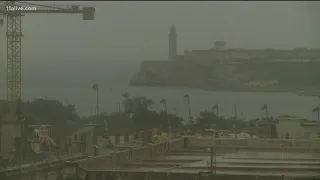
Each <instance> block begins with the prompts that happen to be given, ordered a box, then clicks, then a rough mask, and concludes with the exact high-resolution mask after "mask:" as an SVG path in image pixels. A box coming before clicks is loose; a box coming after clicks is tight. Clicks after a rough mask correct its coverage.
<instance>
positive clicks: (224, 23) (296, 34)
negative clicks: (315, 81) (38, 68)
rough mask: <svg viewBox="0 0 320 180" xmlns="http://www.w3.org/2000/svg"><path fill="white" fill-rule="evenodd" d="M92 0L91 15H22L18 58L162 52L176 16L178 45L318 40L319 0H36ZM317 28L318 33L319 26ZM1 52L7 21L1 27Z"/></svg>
mask: <svg viewBox="0 0 320 180" xmlns="http://www.w3.org/2000/svg"><path fill="white" fill-rule="evenodd" d="M38 3H39V4H40V3H42V4H43V3H47V4H49V3H50V4H62V3H63V4H76V3H78V4H87V5H91V4H93V5H95V7H96V19H95V21H82V17H81V15H68V14H67V15H66V14H41V15H39V14H38V15H31V14H28V15H26V16H25V17H23V33H24V36H25V37H24V38H23V61H27V62H24V63H25V64H28V66H29V65H30V66H33V65H34V64H33V63H35V62H42V63H49V62H50V63H51V62H52V63H54V62H57V61H59V62H60V61H63V62H65V63H69V61H70V63H74V61H76V62H77V63H90V62H93V61H100V60H101V61H102V60H103V61H107V60H131V59H132V60H161V59H167V54H168V30H169V25H170V24H175V25H176V27H177V32H178V52H179V53H183V51H184V50H191V49H208V48H210V47H212V44H213V41H214V40H224V41H226V42H227V46H228V47H241V48H293V47H297V46H299V47H300V46H304V47H311V48H313V47H320V36H319V32H320V21H319V20H318V17H319V16H320V13H319V11H318V10H319V9H320V6H319V5H320V3H319V2H249V1H248V2H196V1H194V2H38ZM317 32H318V33H317ZM0 39H1V44H0V45H1V46H0V54H1V58H2V57H3V58H5V44H6V43H5V41H2V40H5V28H0ZM3 63H4V61H3V60H2V61H1V64H0V65H4V64H3Z"/></svg>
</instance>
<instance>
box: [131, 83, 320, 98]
mask: <svg viewBox="0 0 320 180" xmlns="http://www.w3.org/2000/svg"><path fill="white" fill-rule="evenodd" d="M129 85H130V86H133V87H134V86H137V87H164V88H192V89H201V90H206V91H224V92H248V93H250V92H251V93H252V92H255V93H292V94H295V95H298V96H310V97H317V98H320V92H305V91H289V90H285V89H282V90H281V89H263V88H259V89H258V88H257V89H253V88H239V89H233V88H221V87H217V88H204V87H203V88H201V87H193V86H184V85H161V84H158V83H136V82H135V83H129Z"/></svg>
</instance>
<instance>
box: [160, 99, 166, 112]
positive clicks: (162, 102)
mask: <svg viewBox="0 0 320 180" xmlns="http://www.w3.org/2000/svg"><path fill="white" fill-rule="evenodd" d="M160 103H161V104H163V105H164V112H165V113H167V100H166V99H165V98H162V99H161V100H160Z"/></svg>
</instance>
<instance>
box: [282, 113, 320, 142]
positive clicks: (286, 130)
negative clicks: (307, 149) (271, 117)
mask: <svg viewBox="0 0 320 180" xmlns="http://www.w3.org/2000/svg"><path fill="white" fill-rule="evenodd" d="M276 131H277V136H278V138H280V139H310V138H319V134H320V122H316V121H309V120H307V119H306V118H303V117H294V116H280V117H278V118H277V119H276Z"/></svg>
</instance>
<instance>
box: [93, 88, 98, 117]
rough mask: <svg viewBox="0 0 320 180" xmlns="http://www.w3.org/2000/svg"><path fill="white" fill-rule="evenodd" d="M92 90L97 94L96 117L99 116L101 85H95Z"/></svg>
mask: <svg viewBox="0 0 320 180" xmlns="http://www.w3.org/2000/svg"><path fill="white" fill-rule="evenodd" d="M92 89H93V90H94V91H96V93H97V104H96V116H98V115H99V85H98V84H93V85H92Z"/></svg>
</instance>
